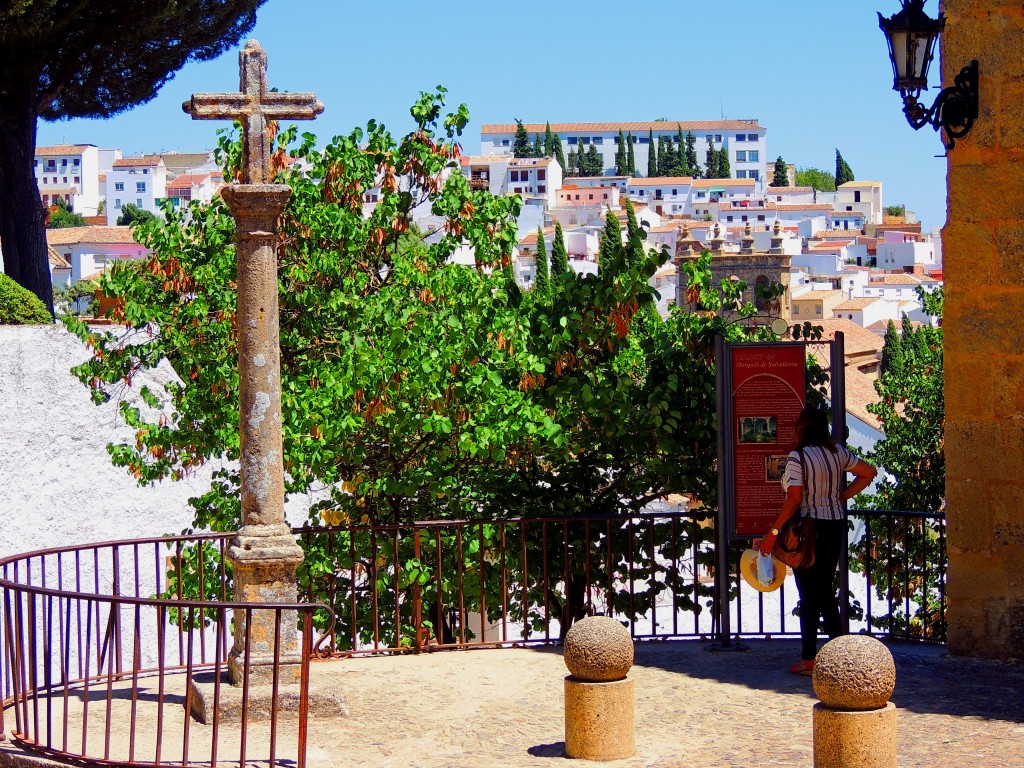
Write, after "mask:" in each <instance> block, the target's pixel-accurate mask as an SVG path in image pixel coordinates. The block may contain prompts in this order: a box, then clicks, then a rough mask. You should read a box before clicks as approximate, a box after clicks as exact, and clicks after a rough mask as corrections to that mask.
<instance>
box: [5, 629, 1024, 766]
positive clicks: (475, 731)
mask: <svg viewBox="0 0 1024 768" xmlns="http://www.w3.org/2000/svg"><path fill="white" fill-rule="evenodd" d="M891 649H892V651H893V654H894V656H895V658H896V664H897V688H896V693H895V695H894V696H893V701H894V702H895V704H896V705H897V707H898V709H899V714H898V718H899V720H898V724H899V725H898V729H899V764H900V766H901V767H902V768H911V767H912V766H921V767H922V768H924V767H925V766H927V767H928V768H933V767H934V766H954V767H957V766H963V767H964V768H968V767H969V768H980V767H982V766H1001V767H1002V766H1007V767H1011V768H1012V767H1017V766H1020V767H1022V768H1024V665H1020V664H1013V663H998V662H986V661H978V660H967V659H960V658H954V657H949V656H948V655H946V654H945V652H944V650H943V649H942V648H934V647H927V648H922V647H918V646H898V645H897V646H891ZM796 650H797V646H796V644H795V643H793V642H790V641H779V640H775V641H767V642H752V643H748V644H747V650H745V651H738V652H728V653H714V652H710V651H709V650H708V645H706V644H700V643H694V642H691V643H679V642H676V643H647V644H639V645H638V646H637V652H636V663H635V665H634V667H633V670H632V672H631V673H630V676H631V677H632V678H633V679H634V680H635V681H636V744H637V753H636V755H635V756H634V757H632V758H630V759H627V760H621V761H616V762H613V763H607V765H610V766H622V767H623V768H625V767H627V766H628V767H629V768H646V767H647V766H680V767H681V766H702V768H703V767H705V766H707V767H710V766H742V767H743V768H748V767H753V766H762V767H763V766H811V764H812V745H811V706H812V705H813V703H814V697H813V691H812V689H811V681H810V678H805V677H795V676H793V675H790V674H789V673H788V672H787V669H788V667H789V664H790V662H791V661H792V660H794V659H795V658H796ZM314 669H315V674H316V679H317V680H320V681H321V682H323V683H325V684H328V685H338V686H341V687H342V688H343V689H344V691H345V692H346V694H347V697H348V702H349V708H350V714H349V716H348V717H347V718H343V719H333V720H325V719H317V718H316V717H315V714H314V718H313V720H312V722H311V723H310V729H309V752H308V760H309V765H310V766H311V767H312V766H324V768H327V767H328V766H329V767H330V768H348V767H349V766H353V767H354V766H380V767H381V768H386V767H388V766H395V767H396V768H397V767H399V766H401V767H402V768H405V767H409V768H448V767H449V766H452V767H457V768H469V767H477V766H478V767H480V768H485V767H486V768H497V767H500V766H531V767H536V768H554V767H555V766H558V765H561V764H564V763H563V762H562V761H563V760H564V758H563V757H562V739H563V720H562V718H563V710H562V678H563V677H564V675H565V667H564V664H563V663H562V659H561V653H560V650H559V649H553V648H552V649H538V650H528V649H506V650H476V651H461V652H447V653H435V654H423V655H420V656H404V657H382V658H359V659H349V660H345V661H334V662H324V663H318V664H316V665H315V667H314ZM168 693H169V695H170V696H171V700H172V701H175V702H180V701H181V698H180V693H181V691H180V687H179V688H176V689H173V690H170V689H169V691H168ZM98 705H99V706H98ZM92 706H93V708H94V710H95V712H96V714H93V715H92V716H91V718H90V722H93V721H97V722H96V723H95V724H96V726H97V727H98V728H99V729H100V730H99V732H100V733H102V720H103V717H102V715H101V714H99V713H102V712H103V709H102V704H101V703H100V702H95V703H93V705H92ZM124 706H127V703H124ZM147 706H148V707H149V709H147ZM179 706H180V704H179V705H178V706H172V707H170V708H169V709H168V710H167V712H166V714H165V717H164V721H165V722H164V728H165V737H164V739H163V746H162V748H163V758H164V759H165V760H174V759H176V758H175V757H174V755H173V752H174V750H175V749H177V750H178V755H179V756H178V758H177V759H178V760H180V741H181V738H180V737H181V732H180V730H179V729H181V728H182V727H183V724H184V720H183V717H182V716H181V714H180V712H181V710H180V709H179V708H178V707H179ZM71 709H73V707H72V708H71ZM55 711H56V710H55ZM9 718H10V713H8V721H7V722H8V728H10V727H11V724H10V723H11V721H10V719H9ZM79 721H80V713H78V712H72V713H71V722H72V733H74V727H73V726H74V723H76V722H79ZM112 722H113V724H114V730H115V731H117V730H118V724H119V723H120V724H121V726H120V727H121V728H122V729H123V728H124V724H125V723H127V716H126V715H125V714H121V713H118V712H115V713H114V716H113V719H112ZM153 722H155V718H154V705H153V703H152V701H149V703H148V704H143V705H140V709H139V724H140V731H141V730H143V729H144V728H145V727H146V724H147V723H150V724H152V723H153ZM293 728H294V725H293V724H291V723H288V724H283V725H282V733H281V734H280V736H279V739H278V744H277V749H278V755H279V758H280V759H281V761H282V762H283V763H284V764H286V765H287V764H292V765H293V764H294V763H293V760H294V754H295V734H294V732H293ZM56 730H57V731H59V730H60V729H59V728H57V729H56ZM92 730H93V729H92V728H91V729H90V731H92ZM174 733H176V734H177V736H174V735H173V734H174ZM189 733H190V752H191V754H192V756H193V757H194V758H195V759H204V757H201V755H204V754H205V755H206V756H207V757H206V758H205V759H208V754H209V747H208V746H207V745H208V744H209V741H210V729H209V727H207V726H200V725H198V724H194V725H192V726H191V727H190V731H189ZM232 737H233V734H232V733H231V732H229V731H228V729H224V732H222V734H221V740H222V742H223V743H222V744H221V746H220V747H219V755H218V756H219V758H220V759H222V760H230V759H232V757H233V756H234V759H237V755H236V754H235V752H234V750H236V749H237V737H235V738H234V742H232ZM79 738H80V737H79ZM93 738H94V737H93V736H92V735H90V744H96V745H97V746H98V747H99V746H101V745H102V740H101V739H98V740H97V741H92V739H93ZM267 743H268V739H267V737H266V732H265V731H264V730H260V731H259V732H255V733H254V734H253V737H252V739H251V740H250V746H249V753H248V758H249V762H251V763H252V764H254V765H266V762H265V757H266V755H267V752H266V749H267ZM125 748H126V745H125V744H124V743H123V738H121V739H119V738H118V737H115V738H114V739H113V740H112V747H111V750H112V751H111V758H112V759H124V757H125V756H126V754H124V753H123V750H124V749H125ZM147 750H148V752H147ZM152 750H153V743H152V739H150V742H149V743H148V744H147V743H144V742H143V741H140V742H139V744H138V745H137V746H136V759H142V760H144V759H151V757H152ZM193 750H198V751H193ZM204 750H205V751H204ZM12 754H13V752H12V750H11V748H10V746H9V745H3V749H0V765H11V764H12V762H13V761H12Z"/></svg>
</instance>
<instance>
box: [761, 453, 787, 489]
mask: <svg viewBox="0 0 1024 768" xmlns="http://www.w3.org/2000/svg"><path fill="white" fill-rule="evenodd" d="M788 460H789V455H788V454H785V453H769V454H768V455H767V456H765V457H764V481H765V482H766V483H779V482H782V475H783V474H784V473H785V472H786V462H787V461H788Z"/></svg>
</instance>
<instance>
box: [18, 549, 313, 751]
mask: <svg viewBox="0 0 1024 768" xmlns="http://www.w3.org/2000/svg"><path fill="white" fill-rule="evenodd" d="M229 538H230V534H211V535H205V536H204V535H197V536H189V537H171V538H150V539H138V540H134V541H122V542H104V543H100V544H92V545H81V546H74V547H67V548H62V549H48V550H40V551H38V552H33V553H29V554H26V555H19V556H15V557H9V558H7V559H4V560H0V590H2V593H3V606H2V613H0V616H2V619H0V645H2V649H3V653H2V659H0V693H2V700H3V707H2V708H0V733H4V734H6V735H7V736H8V737H10V738H11V740H12V741H14V742H15V743H17V744H19V745H21V746H23V747H26V748H28V749H30V750H33V751H36V752H40V753H42V754H45V755H47V756H50V757H54V758H58V759H62V760H68V761H74V762H81V763H90V764H117V765H134V766H162V765H169V764H176V765H187V764H208V765H216V764H217V763H218V762H221V763H224V762H237V764H238V765H239V766H242V765H245V763H246V762H247V761H250V762H251V761H254V760H256V761H261V762H267V763H269V765H270V766H274V765H276V764H278V763H281V762H286V763H289V764H292V765H297V766H300V767H301V766H304V764H305V725H306V714H307V713H306V706H305V703H306V702H307V700H308V690H309V660H310V656H311V653H312V645H313V629H312V625H313V621H312V618H313V613H314V612H315V611H320V612H323V611H325V610H326V608H325V607H324V606H320V605H315V604H308V603H304V604H298V603H236V602H231V601H230V568H229V566H228V563H227V560H226V558H225V557H224V554H225V549H226V544H227V542H228V540H229ZM207 560H209V562H210V563H211V564H212V563H214V562H216V567H215V568H213V569H212V570H210V569H209V568H207V567H206V565H205V563H206V562H207ZM193 593H194V594H193ZM239 611H240V612H243V613H244V624H242V626H243V627H244V630H243V631H242V632H241V635H242V636H241V637H240V638H238V642H240V643H241V644H242V647H243V650H244V653H243V654H242V655H241V659H242V661H243V663H242V671H241V675H240V676H241V680H240V681H239V682H240V685H239V686H237V687H235V686H230V685H229V683H228V681H227V670H228V655H229V651H230V649H231V646H232V641H230V640H229V639H228V638H229V636H230V635H231V634H232V626H233V617H234V616H237V615H238V614H237V612H239ZM260 612H266V613H264V616H266V614H267V613H269V614H271V616H270V617H268V618H269V619H270V620H272V622H273V626H274V628H275V631H274V637H272V638H269V643H270V646H269V647H271V648H272V649H273V651H272V653H273V656H274V663H273V667H274V670H275V671H274V672H273V674H272V676H271V678H272V682H271V685H270V691H269V696H270V700H272V701H276V700H277V699H278V696H279V694H280V693H281V692H282V690H283V688H282V686H283V683H282V682H281V681H280V677H279V675H278V674H277V671H276V670H277V669H278V668H279V667H280V664H279V662H280V659H281V652H282V642H281V640H282V638H283V636H284V635H283V633H282V627H285V626H287V623H288V622H297V623H298V625H299V626H301V627H302V634H301V641H300V643H299V648H300V657H301V660H300V662H299V667H300V670H299V684H298V685H299V690H298V696H299V702H300V704H299V707H298V710H299V711H298V712H297V713H295V715H294V716H292V715H290V714H285V713H283V712H280V711H279V709H278V707H277V706H271V707H269V708H268V707H266V705H265V701H263V702H262V703H261V701H258V699H259V698H260V697H262V699H263V700H265V699H266V695H267V693H268V692H267V691H259V692H257V687H256V685H255V682H253V683H250V678H253V680H255V677H254V675H255V674H257V673H258V671H259V670H257V669H256V664H255V663H252V662H251V661H250V654H249V649H250V643H251V642H252V627H253V617H254V616H258V614H259V613H260ZM204 689H205V693H204V694H203V695H204V696H205V698H206V699H207V700H208V701H207V704H206V709H207V711H206V712H205V716H206V718H207V720H208V722H207V724H206V725H205V726H203V725H200V724H199V723H195V722H193V718H192V717H191V716H190V713H193V712H197V711H199V710H200V709H201V708H200V706H199V702H200V700H201V699H200V692H201V691H203V690H204ZM232 689H233V690H232ZM229 697H230V698H231V699H233V700H234V707H233V711H234V712H236V713H238V714H239V715H240V721H239V722H237V723H233V724H231V725H230V726H229V724H228V723H227V722H226V721H225V720H224V718H225V717H226V715H224V714H223V713H222V704H223V703H225V702H226V701H227V699H228V698H229ZM265 717H266V719H264V718H265Z"/></svg>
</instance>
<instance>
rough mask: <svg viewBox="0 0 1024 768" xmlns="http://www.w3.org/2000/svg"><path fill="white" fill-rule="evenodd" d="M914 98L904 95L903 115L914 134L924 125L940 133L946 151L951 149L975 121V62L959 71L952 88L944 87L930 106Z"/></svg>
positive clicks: (976, 74) (976, 78) (976, 77)
mask: <svg viewBox="0 0 1024 768" xmlns="http://www.w3.org/2000/svg"><path fill="white" fill-rule="evenodd" d="M917 95H918V93H915V92H905V93H904V94H903V114H904V115H906V116H907V122H908V123H910V125H911V127H912V128H913V129H914V130H915V131H918V130H921V129H922V128H924V127H925V126H926V125H930V126H931V127H932V128H934V129H935V130H936V131H939V130H941V131H943V135H942V137H941V138H942V143H943V144H944V145H945V147H946V150H947V151H948V150H951V149H953V147H954V146H955V145H956V140H957V139H962V138H963V137H964V136H966V135H967V134H968V133H969V132H970V130H971V128H973V127H974V121H975V120H977V119H978V62H977V60H974V61H972V62H971V63H970V64H968V65H967V66H966V67H964V68H963V69H961V70H960V74H958V75H957V76H956V77H955V78H954V79H953V85H951V86H950V87H948V88H943V89H942V91H941V92H940V93H939V95H938V96H937V97H936V99H935V103H934V104H932V106H931V107H925V106H924V105H923V104H922V103H921V102H919V101H918V100H917Z"/></svg>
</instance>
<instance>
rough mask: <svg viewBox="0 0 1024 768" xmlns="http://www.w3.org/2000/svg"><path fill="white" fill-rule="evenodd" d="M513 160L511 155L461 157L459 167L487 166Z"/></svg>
mask: <svg viewBox="0 0 1024 768" xmlns="http://www.w3.org/2000/svg"><path fill="white" fill-rule="evenodd" d="M511 160H515V158H514V157H512V155H510V154H509V155H462V156H461V157H460V158H459V165H462V166H463V167H465V166H467V165H487V164H489V163H507V162H509V161H511Z"/></svg>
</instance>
